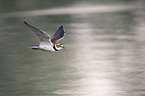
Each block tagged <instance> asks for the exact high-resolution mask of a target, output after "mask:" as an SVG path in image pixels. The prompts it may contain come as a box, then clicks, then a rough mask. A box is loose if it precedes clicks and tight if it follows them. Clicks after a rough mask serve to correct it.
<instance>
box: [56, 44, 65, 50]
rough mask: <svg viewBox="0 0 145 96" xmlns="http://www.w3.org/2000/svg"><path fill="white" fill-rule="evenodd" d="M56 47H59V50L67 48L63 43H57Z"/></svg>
mask: <svg viewBox="0 0 145 96" xmlns="http://www.w3.org/2000/svg"><path fill="white" fill-rule="evenodd" d="M56 48H57V50H60V49H65V47H64V46H63V45H62V44H57V45H56Z"/></svg>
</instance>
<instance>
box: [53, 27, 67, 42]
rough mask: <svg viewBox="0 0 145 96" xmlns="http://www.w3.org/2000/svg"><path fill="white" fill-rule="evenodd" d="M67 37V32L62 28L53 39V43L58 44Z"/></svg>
mask: <svg viewBox="0 0 145 96" xmlns="http://www.w3.org/2000/svg"><path fill="white" fill-rule="evenodd" d="M64 36H65V30H64V28H63V26H60V28H59V29H58V30H57V31H56V33H55V34H54V35H53V37H52V38H51V41H52V43H57V42H58V41H59V40H61V39H63V38H64Z"/></svg>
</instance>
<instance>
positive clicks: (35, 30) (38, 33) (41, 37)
mask: <svg viewBox="0 0 145 96" xmlns="http://www.w3.org/2000/svg"><path fill="white" fill-rule="evenodd" d="M24 24H25V25H26V26H27V27H28V28H29V29H30V30H31V31H32V32H33V33H34V34H35V35H36V36H37V37H38V39H39V40H40V42H42V41H48V39H50V36H49V35H48V34H47V33H46V32H44V31H42V30H40V29H38V28H36V27H34V26H32V25H30V24H28V23H27V22H25V21H24Z"/></svg>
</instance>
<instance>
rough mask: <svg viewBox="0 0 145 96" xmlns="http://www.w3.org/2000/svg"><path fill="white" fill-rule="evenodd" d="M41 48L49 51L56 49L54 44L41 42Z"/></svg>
mask: <svg viewBox="0 0 145 96" xmlns="http://www.w3.org/2000/svg"><path fill="white" fill-rule="evenodd" d="M39 47H40V49H43V50H46V51H47V50H48V51H55V50H54V48H53V45H52V44H40V46H39Z"/></svg>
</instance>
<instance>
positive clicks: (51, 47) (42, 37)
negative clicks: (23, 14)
mask: <svg viewBox="0 0 145 96" xmlns="http://www.w3.org/2000/svg"><path fill="white" fill-rule="evenodd" d="M24 24H25V25H26V26H27V27H28V28H29V29H30V30H31V31H32V32H33V33H34V34H35V35H36V36H37V37H38V39H39V41H40V44H39V45H35V46H31V47H29V48H32V49H35V50H43V51H59V50H61V49H64V48H65V47H64V46H63V45H62V44H59V43H58V41H59V40H61V39H63V38H64V36H65V29H64V27H63V26H60V28H59V29H58V30H57V31H56V33H55V34H54V35H53V37H51V36H50V35H48V34H47V33H46V32H44V31H42V30H41V29H38V28H36V27H34V26H32V25H31V24H29V23H27V22H25V21H24Z"/></svg>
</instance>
